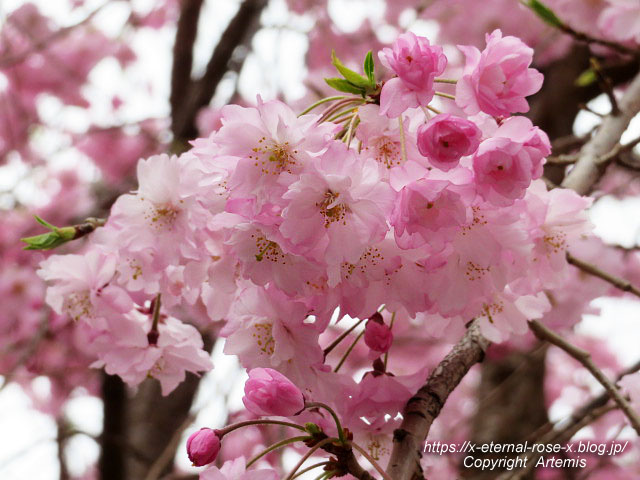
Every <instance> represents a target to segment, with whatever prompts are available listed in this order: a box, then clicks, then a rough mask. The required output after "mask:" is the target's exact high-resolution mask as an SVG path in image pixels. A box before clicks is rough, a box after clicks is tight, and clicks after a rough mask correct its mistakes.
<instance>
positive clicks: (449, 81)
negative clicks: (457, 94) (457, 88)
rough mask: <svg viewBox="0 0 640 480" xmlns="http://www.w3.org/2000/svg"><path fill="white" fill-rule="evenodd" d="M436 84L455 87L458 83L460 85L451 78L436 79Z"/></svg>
mask: <svg viewBox="0 0 640 480" xmlns="http://www.w3.org/2000/svg"><path fill="white" fill-rule="evenodd" d="M434 82H436V83H450V84H452V85H455V84H456V83H458V81H457V80H453V79H451V78H436V79H435V80H434Z"/></svg>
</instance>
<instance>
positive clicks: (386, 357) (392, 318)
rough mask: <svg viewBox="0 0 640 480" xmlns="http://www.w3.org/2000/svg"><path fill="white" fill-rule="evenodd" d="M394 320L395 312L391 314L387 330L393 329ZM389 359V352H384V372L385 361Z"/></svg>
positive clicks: (385, 368)
mask: <svg viewBox="0 0 640 480" xmlns="http://www.w3.org/2000/svg"><path fill="white" fill-rule="evenodd" d="M395 320H396V312H393V313H392V314H391V321H390V322H389V330H391V329H392V328H393V322H395ZM388 359H389V350H387V351H386V352H384V371H385V372H386V371H387V360H388Z"/></svg>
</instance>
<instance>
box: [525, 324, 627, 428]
mask: <svg viewBox="0 0 640 480" xmlns="http://www.w3.org/2000/svg"><path fill="white" fill-rule="evenodd" d="M529 328H531V330H532V331H533V333H534V334H535V335H536V337H538V338H539V339H540V340H545V341H547V342H549V343H551V344H553V345H555V346H556V347H558V348H560V349H562V350H564V351H565V352H567V354H569V355H570V356H571V357H573V358H575V359H576V360H577V361H578V362H580V363H581V364H582V365H583V366H584V367H585V368H586V369H587V370H589V372H591V374H592V375H593V376H594V377H595V379H596V380H598V382H600V384H601V385H602V386H603V387H604V388H605V390H606V391H607V392H609V395H610V396H611V398H613V400H614V401H615V402H616V403H617V404H618V407H619V408H620V410H622V412H623V413H624V414H625V415H626V416H627V418H628V419H629V421H630V422H631V426H633V428H634V429H635V431H636V432H637V433H638V435H640V417H639V416H638V414H637V413H636V412H635V411H634V410H633V409H632V408H631V405H629V402H628V401H627V399H626V398H624V397H623V396H622V394H621V393H620V390H618V387H616V385H615V384H614V383H613V382H612V381H611V380H609V378H608V377H607V376H606V375H605V374H604V373H603V372H602V370H600V369H599V368H598V367H597V366H596V364H595V363H593V360H591V354H590V353H589V352H587V351H586V350H583V349H581V348H579V347H576V346H575V345H573V344H571V343H569V342H567V341H566V340H565V339H564V338H562V337H561V336H560V335H558V334H557V333H555V332H554V331H553V330H550V329H549V328H547V327H546V326H544V325H543V324H542V323H540V322H539V321H538V320H531V321H529Z"/></svg>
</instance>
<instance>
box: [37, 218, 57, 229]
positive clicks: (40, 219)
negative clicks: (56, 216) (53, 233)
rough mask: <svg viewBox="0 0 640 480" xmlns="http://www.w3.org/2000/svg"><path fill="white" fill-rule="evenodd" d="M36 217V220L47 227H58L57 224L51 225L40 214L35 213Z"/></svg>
mask: <svg viewBox="0 0 640 480" xmlns="http://www.w3.org/2000/svg"><path fill="white" fill-rule="evenodd" d="M34 217H36V222H38V223H39V224H40V225H43V226H45V227H47V228H48V229H49V230H55V229H56V226H55V225H51V224H50V223H49V222H47V221H46V220H44V219H42V218H40V217H39V216H38V215H34Z"/></svg>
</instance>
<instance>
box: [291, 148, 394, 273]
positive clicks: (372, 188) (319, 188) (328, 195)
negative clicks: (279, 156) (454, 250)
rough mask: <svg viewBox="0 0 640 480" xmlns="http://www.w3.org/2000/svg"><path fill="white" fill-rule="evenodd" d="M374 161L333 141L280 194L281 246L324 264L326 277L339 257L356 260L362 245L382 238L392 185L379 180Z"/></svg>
mask: <svg viewBox="0 0 640 480" xmlns="http://www.w3.org/2000/svg"><path fill="white" fill-rule="evenodd" d="M379 180H380V176H379V170H378V165H377V164H376V162H375V161H374V160H372V159H366V160H364V159H363V158H362V157H360V156H359V155H357V153H355V152H354V151H353V150H348V149H347V148H346V147H345V146H344V145H343V144H340V143H336V144H333V145H332V146H331V147H330V148H329V150H327V152H326V153H324V154H323V155H322V157H321V158H319V159H318V161H317V164H316V168H315V169H314V171H313V172H309V173H307V174H303V175H301V176H300V179H299V180H298V181H297V182H295V183H293V184H292V185H291V186H290V187H289V190H288V192H287V193H286V194H285V195H284V196H283V198H284V199H285V200H287V201H288V205H287V207H286V208H285V209H284V210H283V211H282V224H281V225H280V228H279V230H280V233H281V234H282V236H283V237H284V238H285V239H286V240H287V241H288V242H287V244H286V245H284V248H285V251H290V252H292V253H297V254H299V255H303V256H305V257H307V258H310V259H315V260H318V261H319V260H320V259H323V258H324V260H325V261H326V262H327V263H328V264H329V265H330V267H332V268H330V272H329V276H330V282H331V283H332V284H335V283H334V282H335V281H336V280H337V278H336V276H337V270H336V269H338V268H339V266H340V264H341V263H342V262H345V261H346V262H351V263H353V262H356V261H357V260H358V258H359V257H360V255H361V254H362V253H363V251H364V249H365V246H366V245H367V244H369V243H371V242H376V241H379V240H381V239H382V238H384V235H385V233H386V231H387V230H388V226H387V223H386V220H385V215H386V214H387V213H388V212H389V211H390V209H391V202H392V201H393V191H392V190H391V188H390V187H389V185H388V184H387V183H384V182H380V181H379Z"/></svg>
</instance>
